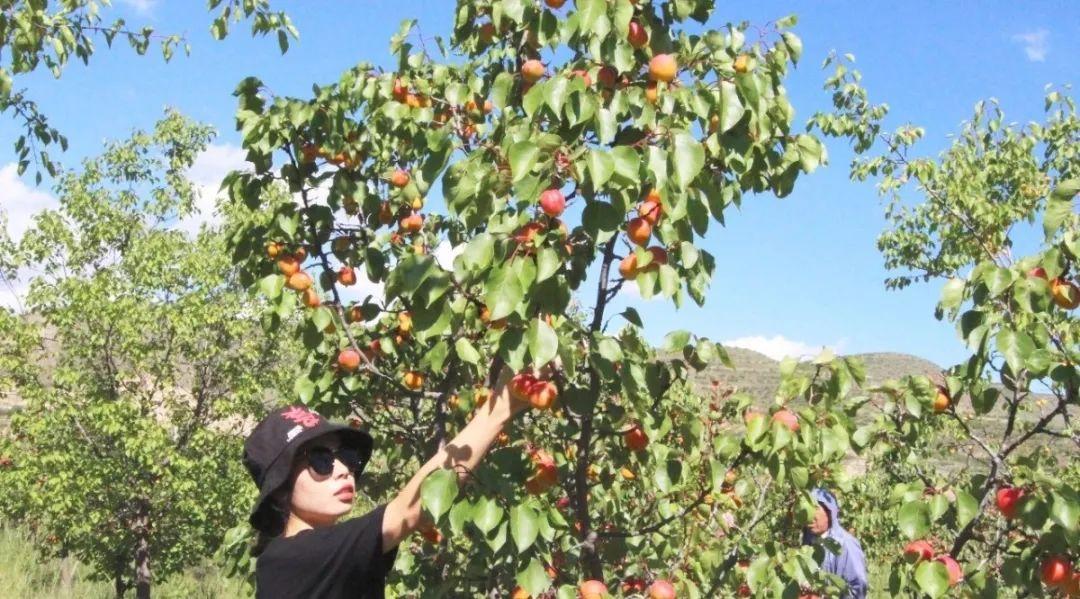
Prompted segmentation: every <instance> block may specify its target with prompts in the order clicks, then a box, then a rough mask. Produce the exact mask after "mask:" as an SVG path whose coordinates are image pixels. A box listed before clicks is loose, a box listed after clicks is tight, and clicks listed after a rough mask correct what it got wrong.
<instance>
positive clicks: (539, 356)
mask: <svg viewBox="0 0 1080 599" xmlns="http://www.w3.org/2000/svg"><path fill="white" fill-rule="evenodd" d="M528 343H529V354H530V355H531V356H532V361H533V365H534V366H536V367H537V368H539V367H540V366H543V365H544V364H547V363H548V362H550V361H551V360H552V358H554V357H555V355H556V354H557V353H558V351H559V336H558V335H556V334H555V331H554V330H552V329H551V327H550V326H548V323H546V322H544V321H543V320H542V319H540V318H536V319H534V320H533V321H532V322H531V323H529V333H528Z"/></svg>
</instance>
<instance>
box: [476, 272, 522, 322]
mask: <svg viewBox="0 0 1080 599" xmlns="http://www.w3.org/2000/svg"><path fill="white" fill-rule="evenodd" d="M492 275H493V279H492V280H491V281H489V282H488V283H487V285H486V291H487V294H486V295H485V296H484V303H486V304H487V306H488V308H490V309H491V319H492V320H499V319H500V318H506V317H507V316H509V315H510V314H511V313H513V312H514V310H516V309H517V307H518V305H519V304H521V302H522V300H523V299H524V298H525V290H523V289H522V288H521V281H520V280H519V279H518V278H517V276H516V275H515V274H514V273H513V272H512V271H511V270H510V269H509V268H503V269H500V270H499V271H497V272H495V273H492Z"/></svg>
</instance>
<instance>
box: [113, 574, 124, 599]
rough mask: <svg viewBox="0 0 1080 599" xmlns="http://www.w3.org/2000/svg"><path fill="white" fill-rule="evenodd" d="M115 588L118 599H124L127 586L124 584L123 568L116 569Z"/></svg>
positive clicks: (114, 576) (114, 575)
mask: <svg viewBox="0 0 1080 599" xmlns="http://www.w3.org/2000/svg"><path fill="white" fill-rule="evenodd" d="M113 588H114V589H115V590H116V599H124V591H126V590H127V585H125V584H124V569H123V567H118V568H116V571H115V572H114V573H113Z"/></svg>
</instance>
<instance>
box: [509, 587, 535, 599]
mask: <svg viewBox="0 0 1080 599" xmlns="http://www.w3.org/2000/svg"><path fill="white" fill-rule="evenodd" d="M531 598H532V595H530V594H529V593H528V591H526V590H525V589H523V588H521V587H514V590H513V592H511V593H510V599H531Z"/></svg>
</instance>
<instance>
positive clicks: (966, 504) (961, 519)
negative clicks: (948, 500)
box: [956, 490, 979, 528]
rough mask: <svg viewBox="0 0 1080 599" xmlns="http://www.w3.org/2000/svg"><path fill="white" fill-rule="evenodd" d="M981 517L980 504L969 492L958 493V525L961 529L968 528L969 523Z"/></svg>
mask: <svg viewBox="0 0 1080 599" xmlns="http://www.w3.org/2000/svg"><path fill="white" fill-rule="evenodd" d="M978 515H979V502H978V501H977V500H976V499H975V498H974V497H972V495H971V493H968V492H967V491H963V490H961V491H958V492H957V493H956V525H957V526H959V527H960V528H963V527H965V526H967V524H968V522H971V521H972V520H974V519H975V516H978Z"/></svg>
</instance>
